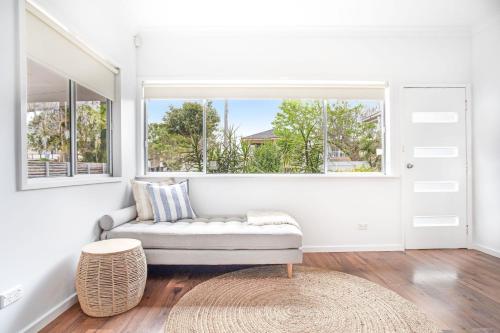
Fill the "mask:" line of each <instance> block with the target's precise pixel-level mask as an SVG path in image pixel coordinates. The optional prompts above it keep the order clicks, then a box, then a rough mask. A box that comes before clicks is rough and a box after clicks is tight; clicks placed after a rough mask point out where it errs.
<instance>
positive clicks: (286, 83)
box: [137, 78, 397, 179]
mask: <svg viewBox="0 0 500 333" xmlns="http://www.w3.org/2000/svg"><path fill="white" fill-rule="evenodd" d="M154 85H160V86H172V87H183V88H184V87H193V89H196V87H200V86H202V87H207V86H208V87H210V86H214V87H235V86H236V87H251V88H254V87H257V88H268V87H269V88H286V87H293V88H297V87H299V88H300V87H304V88H319V89H321V88H346V87H348V88H364V87H373V86H377V87H383V88H384V100H383V110H382V124H383V126H382V145H383V156H382V171H380V172H328V171H327V169H326V163H327V159H326V158H325V159H324V167H323V172H322V173H317V174H302V173H297V174H287V173H273V174H268V173H255V174H253V173H252V174H238V173H227V174H212V173H207V172H206V152H207V143H206V134H205V131H206V128H205V114H204V115H203V121H204V124H203V131H204V134H203V137H204V140H205V142H204V147H203V156H204V170H203V171H201V172H148V171H147V157H148V156H147V149H148V141H147V126H148V115H147V110H146V102H147V100H146V99H145V98H144V87H147V86H154ZM137 95H138V96H140V99H138V105H137V108H138V110H139V111H140V112H138V119H137V121H138V124H139V126H138V127H137V130H138V136H139V138H140V140H139V144H138V146H137V156H138V158H137V160H138V163H137V170H138V172H137V174H138V175H140V176H139V177H147V178H155V177H158V178H163V177H182V178H197V177H203V178H218V177H223V178H231V177H235V178H241V177H242V178H258V177H274V178H282V177H291V178H302V177H311V178H360V179H366V178H397V176H395V175H393V174H392V173H391V171H390V170H391V168H390V166H391V161H390V153H389V152H390V145H389V140H388V137H389V136H388V133H389V130H388V123H389V122H388V119H389V115H388V112H389V108H388V101H389V85H388V83H387V82H384V81H350V82H346V81H330V80H312V81H311V80H299V81H297V80H279V81H267V80H266V81H252V80H245V81H229V80H215V81H214V80H210V81H207V80H194V81H193V80H189V81H187V80H155V79H147V78H139V80H138V88H137ZM171 98H173V97H169V98H168V99H171ZM192 98H193V99H196V96H193V97H192ZM180 99H183V98H180ZM197 99H199V100H203V103H204V104H205V103H206V101H207V100H208V99H206V98H197ZM329 99H334V97H332V98H322V100H323V101H324V102H326V101H327V100H329ZM325 108H326V104H324V106H323V135H326V132H327V122H326V117H327V115H326V111H325ZM324 145H325V146H327V140H326V136H325V140H324ZM324 149H325V150H324V151H326V147H325V148H324Z"/></svg>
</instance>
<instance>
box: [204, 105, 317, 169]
mask: <svg viewBox="0 0 500 333" xmlns="http://www.w3.org/2000/svg"><path fill="white" fill-rule="evenodd" d="M209 104H210V108H214V109H215V110H216V113H217V117H214V118H213V120H219V122H218V123H214V124H211V123H210V122H209V121H207V141H208V147H207V156H208V165H207V172H209V173H263V174H266V173H321V172H323V135H322V102H320V101H312V100H280V99H262V100H256V99H252V100H244V99H232V100H214V101H210V102H209ZM209 125H210V130H209ZM212 129H213V130H212Z"/></svg>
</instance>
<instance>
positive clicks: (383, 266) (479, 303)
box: [42, 250, 500, 333]
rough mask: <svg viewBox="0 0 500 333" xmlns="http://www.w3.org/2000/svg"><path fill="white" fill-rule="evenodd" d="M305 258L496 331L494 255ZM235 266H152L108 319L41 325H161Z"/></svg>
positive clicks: (73, 315)
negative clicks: (197, 289) (188, 297)
mask: <svg viewBox="0 0 500 333" xmlns="http://www.w3.org/2000/svg"><path fill="white" fill-rule="evenodd" d="M304 265H307V266H315V267H322V268H327V269H331V270H337V271H342V272H346V273H349V274H353V275H357V276H360V277H363V278H365V279H368V280H370V281H373V282H375V283H378V284H380V285H382V286H384V287H386V288H389V289H392V290H394V291H395V292H397V293H398V294H399V295H401V296H403V297H404V298H406V299H408V300H410V301H412V302H414V303H415V304H416V305H417V306H419V307H420V308H421V309H422V310H423V311H424V312H426V313H427V314H428V315H429V316H430V317H431V318H432V319H433V320H434V321H435V322H436V323H437V324H438V325H440V327H442V328H443V330H449V332H477V333H479V332H481V333H490V332H500V259H498V258H495V257H492V256H488V255H486V254H483V253H480V252H477V251H473V250H413V251H406V253H403V252H357V253H310V254H306V255H305V257H304ZM239 268H241V267H234V266H232V267H211V266H197V267H183V266H163V267H152V268H150V270H149V276H148V282H147V284H146V290H145V293H144V297H143V299H142V301H141V303H140V304H139V305H138V306H137V307H136V308H134V309H132V310H130V311H128V312H126V313H124V314H121V315H118V316H115V317H111V318H90V317H88V316H86V315H85V314H83V312H82V311H81V310H80V307H79V306H78V304H76V305H74V306H73V307H72V308H70V309H69V310H68V311H66V312H65V313H63V314H62V315H61V316H59V317H58V318H57V319H56V320H55V321H53V322H52V323H50V324H49V325H48V326H47V327H46V328H45V329H43V330H42V332H87V333H90V332H92V333H94V332H99V333H112V332H134V333H136V332H147V333H154V332H163V326H164V323H165V320H166V318H167V315H168V312H169V310H170V309H171V307H172V306H173V305H174V304H175V303H176V302H177V301H178V300H179V299H180V298H181V297H182V296H183V295H184V294H185V293H186V292H188V291H189V290H190V289H191V288H193V287H194V286H196V285H197V284H199V283H201V282H203V281H205V280H207V279H209V278H211V277H213V276H216V275H219V274H222V273H225V272H229V271H232V270H235V269H239ZM283 270H285V266H284V267H283Z"/></svg>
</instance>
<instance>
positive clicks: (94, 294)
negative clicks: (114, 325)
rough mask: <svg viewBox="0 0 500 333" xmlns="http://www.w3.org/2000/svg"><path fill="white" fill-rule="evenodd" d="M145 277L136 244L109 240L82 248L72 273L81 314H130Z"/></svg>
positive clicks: (104, 315)
mask: <svg viewBox="0 0 500 333" xmlns="http://www.w3.org/2000/svg"><path fill="white" fill-rule="evenodd" d="M146 276H147V265H146V257H145V255H144V251H143V249H142V246H141V242H140V241H138V240H136V239H128V238H123V239H109V240H103V241H99V242H95V243H91V244H88V245H85V246H84V247H83V249H82V254H81V256H80V261H79V263H78V270H77V273H76V292H77V294H78V301H79V302H80V306H81V307H82V310H83V312H85V313H86V314H87V315H89V316H92V317H108V316H112V315H116V314H119V313H122V312H125V311H127V310H130V309H131V308H133V307H134V306H136V305H137V304H138V303H139V302H140V301H141V298H142V295H143V293H144V287H145V285H146Z"/></svg>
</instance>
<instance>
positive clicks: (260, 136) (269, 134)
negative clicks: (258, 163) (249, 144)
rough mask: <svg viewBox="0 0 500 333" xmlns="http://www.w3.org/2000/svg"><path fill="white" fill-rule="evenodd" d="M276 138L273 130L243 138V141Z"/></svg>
mask: <svg viewBox="0 0 500 333" xmlns="http://www.w3.org/2000/svg"><path fill="white" fill-rule="evenodd" d="M277 138H278V137H277V136H276V135H275V134H274V129H270V130H267V131H264V132H259V133H255V134H252V135H249V136H245V137H244V138H243V140H252V141H253V140H274V139H277Z"/></svg>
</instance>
